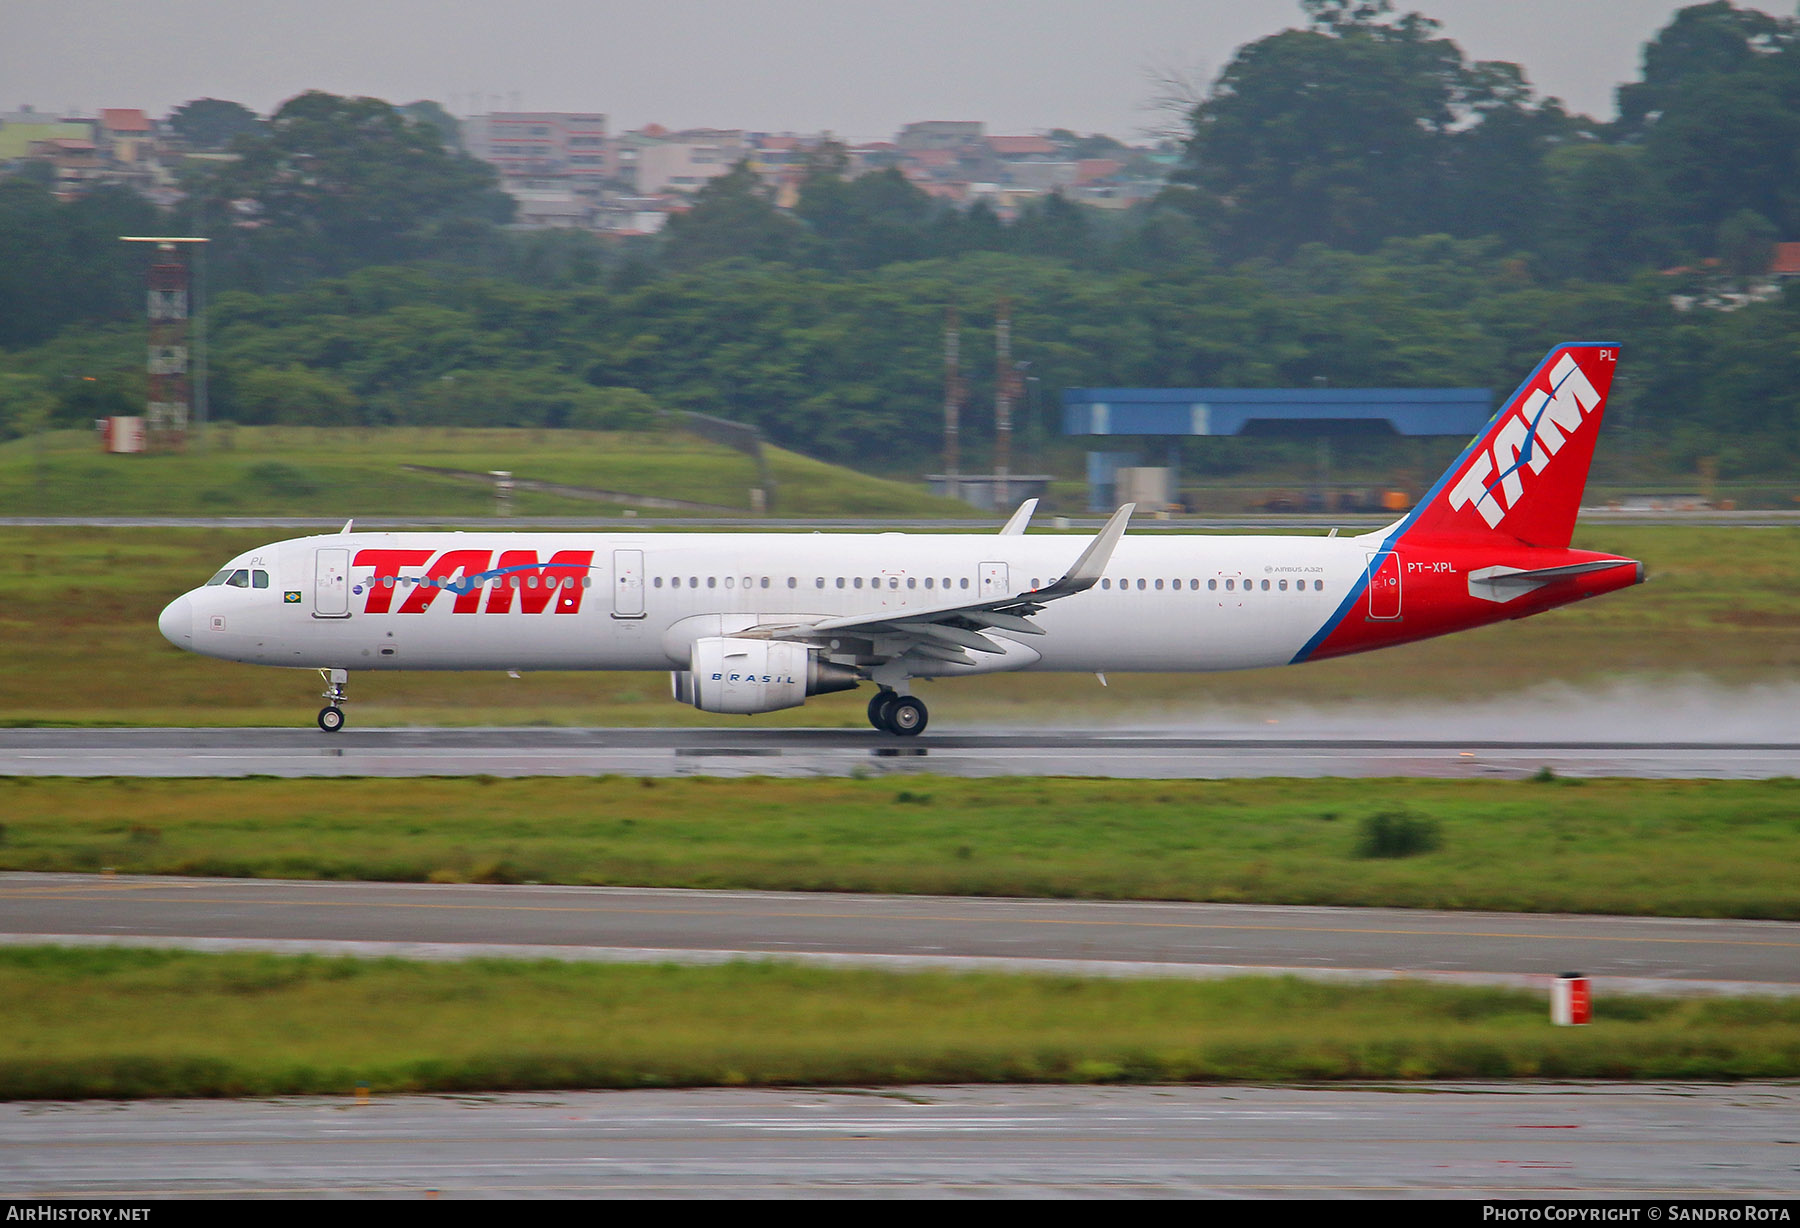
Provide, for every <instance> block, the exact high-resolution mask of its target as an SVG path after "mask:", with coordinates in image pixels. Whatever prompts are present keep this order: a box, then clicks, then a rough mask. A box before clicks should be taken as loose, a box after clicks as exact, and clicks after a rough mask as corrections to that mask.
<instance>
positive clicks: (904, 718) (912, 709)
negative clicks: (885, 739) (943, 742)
mask: <svg viewBox="0 0 1800 1228" xmlns="http://www.w3.org/2000/svg"><path fill="white" fill-rule="evenodd" d="M886 715H887V727H888V729H889V730H891V731H892V732H894V733H897V734H899V735H900V736H901V737H906V738H911V737H916V736H918V735H919V734H921V733H924V732H925V723H926V722H927V721H929V720H930V719H931V714H930V713H929V712H927V711H926V710H925V705H924V703H922V702H921V701H919V700H917V699H914V698H913V697H912V696H911V695H907V696H904V697H902V698H898V699H896V700H895V701H894V702H893V704H892V705H891V706H890V707H889V708H888V710H887V713H886Z"/></svg>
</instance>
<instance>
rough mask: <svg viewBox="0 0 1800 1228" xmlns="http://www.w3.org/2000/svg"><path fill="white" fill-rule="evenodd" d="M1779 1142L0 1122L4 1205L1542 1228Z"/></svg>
mask: <svg viewBox="0 0 1800 1228" xmlns="http://www.w3.org/2000/svg"><path fill="white" fill-rule="evenodd" d="M1796 1120H1800V1088H1796V1087H1794V1086H1792V1085H1766V1084H1743V1085H1734V1086H1729V1087H1722V1086H1710V1087H1709V1086H1694V1085H1681V1086H1603V1085H1580V1084H1577V1085H1567V1084H1563V1085H1557V1086H1544V1085H1530V1084H1527V1085H1515V1086H1508V1087H1504V1088H1501V1087H1495V1086H1492V1085H1487V1086H1467V1085H1418V1084H1413V1085H1408V1086H1406V1087H1403V1088H1401V1087H1394V1088H1284V1087H910V1088H890V1089H884V1090H883V1091H880V1092H862V1091H856V1090H853V1089H817V1088H807V1089H778V1090H754V1091H752V1090H735V1091H734V1090H710V1091H700V1090H696V1091H670V1092H636V1091H633V1092H548V1093H534V1094H525V1095H507V1096H459V1097H429V1096H396V1097H392V1098H381V1099H377V1100H374V1101H372V1102H370V1103H368V1104H365V1105H357V1104H356V1103H355V1102H354V1101H353V1100H351V1099H350V1098H348V1097H344V1098H338V1099H326V1098H308V1099H291V1100H275V1101H260V1102H235V1103H234V1102H175V1103H171V1102H148V1103H139V1104H28V1103H13V1104H0V1197H7V1198H17V1199H37V1198H82V1199H100V1198H106V1199H123V1200H132V1199H150V1198H157V1197H187V1198H204V1197H215V1198H217V1197H231V1198H258V1197H260V1198H305V1197H322V1198H351V1197H354V1198H385V1199H401V1198H412V1199H425V1198H429V1197H432V1196H441V1197H445V1198H576V1197H584V1198H606V1197H613V1198H846V1197H848V1198H984V1199H994V1198H1069V1197H1078V1198H1198V1197H1213V1198H1311V1199H1317V1198H1365V1199H1367V1198H1381V1199H1393V1198H1468V1199H1475V1198H1532V1199H1547V1200H1555V1204H1553V1205H1551V1206H1549V1207H1545V1208H1540V1209H1539V1215H1538V1218H1541V1219H1545V1220H1561V1219H1570V1220H1572V1219H1574V1218H1575V1216H1576V1215H1577V1214H1580V1213H1581V1212H1582V1211H1583V1210H1584V1208H1582V1207H1581V1205H1580V1200H1591V1199H1662V1200H1669V1201H1671V1202H1679V1201H1685V1200H1689V1199H1724V1198H1730V1199H1732V1200H1733V1202H1732V1204H1731V1208H1730V1209H1731V1210H1732V1211H1735V1213H1736V1214H1735V1215H1731V1216H1729V1218H1733V1219H1752V1218H1756V1216H1755V1215H1754V1210H1755V1208H1752V1209H1751V1210H1752V1213H1750V1214H1747V1213H1746V1206H1745V1204H1746V1201H1747V1200H1750V1199H1793V1198H1795V1197H1800V1172H1797V1171H1796V1164H1795V1160H1794V1152H1795V1149H1796V1145H1797V1144H1800V1135H1797V1132H1796V1129H1795V1122H1796ZM1557 1204H1560V1205H1557ZM1620 1210H1621V1211H1623V1212H1629V1211H1631V1210H1632V1208H1628V1207H1623V1208H1620ZM1636 1210H1637V1211H1638V1213H1639V1214H1642V1213H1643V1212H1644V1210H1645V1209H1644V1208H1642V1207H1639V1208H1636ZM1655 1210H1656V1211H1657V1212H1658V1213H1659V1214H1667V1215H1668V1217H1669V1218H1670V1219H1675V1218H1677V1217H1678V1216H1680V1215H1681V1214H1682V1213H1684V1212H1685V1213H1686V1214H1688V1215H1690V1216H1691V1215H1693V1213H1694V1211H1695V1210H1696V1209H1695V1208H1693V1207H1691V1206H1690V1207H1681V1208H1680V1210H1676V1208H1675V1207H1672V1206H1669V1205H1668V1204H1667V1203H1665V1204H1664V1205H1663V1206H1660V1207H1657V1208H1655ZM1762 1210H1764V1212H1765V1214H1764V1216H1763V1218H1768V1216H1767V1211H1768V1210H1773V1211H1774V1212H1775V1213H1776V1216H1777V1217H1779V1215H1780V1213H1781V1210H1782V1208H1781V1207H1780V1205H1779V1204H1776V1205H1774V1206H1773V1207H1765V1208H1762ZM1559 1211H1560V1212H1561V1214H1558V1212H1559ZM1585 1211H1586V1213H1587V1214H1588V1215H1589V1216H1592V1215H1594V1214H1595V1213H1596V1211H1598V1212H1599V1214H1605V1213H1606V1212H1605V1210H1604V1209H1597V1208H1594V1207H1586V1208H1585ZM1789 1211H1790V1213H1791V1208H1789ZM149 1214H150V1213H149V1212H146V1213H145V1215H146V1217H147V1216H148V1215H149ZM157 1214H158V1215H159V1217H160V1213H157ZM1479 1214H1480V1213H1479V1212H1475V1211H1473V1210H1471V1212H1470V1221H1469V1222H1475V1218H1476V1217H1477V1216H1478V1215H1479ZM1649 1218H1650V1216H1648V1215H1643V1219H1645V1220H1647V1219H1649ZM1720 1218H1726V1217H1720ZM1778 1222H1779V1221H1778Z"/></svg>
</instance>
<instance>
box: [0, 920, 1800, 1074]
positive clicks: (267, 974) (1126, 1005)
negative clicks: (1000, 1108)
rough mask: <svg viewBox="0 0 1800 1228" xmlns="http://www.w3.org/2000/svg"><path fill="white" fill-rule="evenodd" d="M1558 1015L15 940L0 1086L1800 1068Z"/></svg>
mask: <svg viewBox="0 0 1800 1228" xmlns="http://www.w3.org/2000/svg"><path fill="white" fill-rule="evenodd" d="M1547 1015H1548V1010H1547V1005H1546V1001H1545V996H1544V995H1539V994H1533V993H1528V992H1519V991H1505V990H1492V989H1476V990H1470V989H1457V988H1446V987H1440V986H1434V985H1426V984H1409V983H1390V984H1379V985H1369V986H1335V985H1321V984H1315V983H1311V982H1306V981H1301V980H1297V979H1261V978H1245V979H1233V980H1227V981H1216V982H1191V981H1176V980H1167V981H1163V980H1151V981H1104V980H1089V979H1078V978H1050V977H1026V976H1008V975H1002V974H975V975H954V974H944V973H905V974H890V973H882V972H865V971H826V970H819V969H809V968H804V967H797V966H791V965H781V964H778V963H745V964H735V965H728V966H724V967H713V968H688V967H654V966H651V967H636V966H594V965H579V964H559V963H532V962H502V961H479V962H473V963H469V964H460V965H442V964H424V963H405V962H401V961H395V960H382V961H362V960H353V959H324V958H317V957H300V958H284V957H277V956H267V955H199V954H191V953H186V952H161V951H130V950H75V951H70V950H58V949H53V948H21V949H12V950H0V1097H5V1098H8V1099H44V1098H57V1099H66V1098H83V1097H108V1098H114V1097H143V1096H252V1095H253V1096H271V1095H293V1094H319V1093H326V1094H329V1093H338V1094H349V1093H350V1092H352V1091H353V1090H354V1089H355V1088H356V1087H357V1086H358V1085H365V1086H367V1087H368V1088H369V1090H371V1091H372V1092H376V1093H385V1092H424V1091H435V1092H454V1091H477V1090H479V1091H504V1090H523V1089H548V1088H569V1087H620V1088H625V1087H680V1086H771V1085H774V1086H779V1085H793V1084H806V1085H819V1084H827V1085H864V1086H872V1085H882V1084H909V1083H1023V1082H1042V1083H1143V1082H1177V1081H1179V1082H1210V1081H1221V1082H1222V1081H1231V1082H1241V1081H1261V1080H1270V1081H1285V1082H1292V1081H1312V1080H1335V1079H1383V1080H1393V1079H1433V1080H1445V1079H1507V1078H1569V1079H1575V1078H1580V1079H1654V1080H1691V1079H1777V1078H1792V1077H1795V1076H1796V1075H1800V1001H1794V1000H1711V1001H1698V1000H1685V1001H1684V1000H1667V999H1646V998H1609V997H1602V998H1601V999H1600V1000H1599V1001H1598V1002H1597V1003H1596V1007H1595V1022H1594V1023H1593V1024H1592V1025H1591V1026H1589V1027H1586V1028H1555V1027H1552V1026H1551V1025H1550V1024H1549V1022H1548V1019H1547ZM1325 1018H1328V1019H1330V1021H1331V1026H1330V1027H1329V1028H1321V1027H1320V1023H1319V1021H1320V1020H1321V1019H1325Z"/></svg>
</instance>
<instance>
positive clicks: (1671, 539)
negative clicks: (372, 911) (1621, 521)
mask: <svg viewBox="0 0 1800 1228" xmlns="http://www.w3.org/2000/svg"><path fill="white" fill-rule="evenodd" d="M278 536H281V535H280V534H278V533H272V532H271V531H270V530H267V529H250V530H242V529H233V530H225V529H164V528H150V529H63V528H44V529H34V528H0V589H3V591H4V592H5V593H6V601H5V602H4V603H3V604H0V637H3V638H4V639H5V640H6V641H7V642H8V643H11V644H27V645H30V649H31V651H30V660H29V664H28V665H27V664H25V663H22V662H18V663H15V665H14V668H12V669H8V670H5V671H0V722H6V723H10V724H20V725H29V724H57V723H70V724H107V725H111V724H126V725H145V724H177V725H187V724H200V725H244V724H292V725H305V724H307V723H308V722H310V720H311V718H312V713H313V711H314V710H315V709H316V708H317V707H318V704H317V702H316V701H317V692H318V690H319V683H318V681H317V678H316V676H314V675H312V674H310V673H307V672H303V671H293V670H272V669H259V668H256V667H253V666H247V665H237V664H233V663H229V662H223V661H215V660H211V659H208V658H204V657H199V656H195V655H194V654H192V653H185V652H181V651H179V650H178V649H176V648H174V647H172V646H170V645H169V644H168V643H166V642H165V641H164V640H163V638H162V637H161V636H160V635H159V634H158V633H157V630H156V615H157V612H158V611H159V610H161V608H162V607H163V605H165V604H166V603H167V602H168V601H169V600H170V599H172V598H173V597H175V596H176V595H178V594H179V593H181V592H183V591H185V590H186V589H188V588H190V587H192V586H194V585H196V584H199V583H201V582H202V581H203V580H204V579H205V578H206V577H207V576H209V575H211V574H212V573H213V572H214V571H215V570H217V568H218V565H219V564H220V563H221V562H223V561H224V560H226V559H228V558H230V557H231V556H232V555H233V554H235V553H237V552H239V551H241V550H245V549H249V548H250V547H252V546H255V545H259V544H262V543H265V542H267V541H269V540H270V539H271V538H272V537H278ZM1577 540H1578V544H1580V545H1584V546H1589V547H1593V548H1604V549H1611V550H1616V551H1618V552H1620V553H1624V554H1630V555H1633V556H1634V557H1638V558H1642V559H1644V560H1646V561H1647V562H1648V564H1649V566H1650V574H1651V582H1650V583H1648V584H1646V585H1644V586H1642V587H1639V588H1634V589H1630V590H1627V591H1625V592H1621V593H1615V594H1611V595H1609V596H1607V597H1604V598H1602V599H1600V600H1598V601H1592V602H1583V603H1581V604H1580V605H1578V606H1575V607H1572V608H1569V609H1564V610H1556V611H1553V612H1551V613H1549V614H1545V615H1542V616H1540V617H1538V618H1533V619H1529V620H1526V621H1523V622H1509V623H1503V624H1500V625H1498V626H1493V627H1485V628H1481V629H1479V630H1476V631H1472V632H1466V633H1464V634H1462V635H1456V636H1450V637H1447V638H1444V639H1440V640H1433V641H1428V642H1426V643H1422V644H1415V645H1409V646H1406V647H1403V648H1398V649H1394V650H1391V651H1388V652H1381V653H1373V654H1370V655H1367V656H1360V657H1347V658H1342V659H1339V660H1335V661H1325V662H1319V663H1316V664H1311V665H1307V666H1304V667H1301V668H1298V669H1272V670H1255V671H1249V672H1242V673H1232V674H1211V675H1192V674H1166V675H1130V674H1113V675H1111V676H1110V678H1109V682H1110V684H1111V685H1110V686H1109V687H1107V688H1102V687H1101V686H1100V685H1099V684H1098V683H1097V682H1096V681H1095V680H1094V679H1093V677H1092V676H1090V675H1087V674H1079V675H1071V674H1063V675H1057V674H1032V675H1010V676H1008V675H1001V676H996V677H985V678H975V679H963V680H957V681H951V682H945V683H942V684H938V685H933V686H931V687H929V688H927V689H926V691H925V692H924V693H923V694H924V697H925V699H926V700H927V702H929V703H930V704H931V705H932V712H933V718H934V721H935V722H936V723H937V724H939V725H940V726H943V725H947V724H950V723H962V724H965V725H967V724H986V723H995V722H1008V723H1010V722H1021V721H1023V722H1031V721H1037V720H1053V721H1056V722H1058V723H1062V724H1088V725H1105V724H1116V723H1132V724H1140V725H1142V724H1157V723H1159V722H1162V721H1164V720H1169V719H1182V718H1191V717H1193V716H1195V715H1206V714H1211V713H1214V712H1215V711H1216V710H1217V709H1218V708H1220V707H1231V708H1236V709H1240V710H1243V711H1245V712H1247V713H1249V714H1251V715H1253V716H1255V715H1263V714H1266V715H1267V716H1269V717H1271V718H1274V717H1279V716H1281V715H1283V714H1284V713H1285V712H1286V710H1287V709H1288V708H1291V707H1292V706H1293V705H1296V704H1332V703H1338V702H1352V701H1366V700H1386V699H1396V700H1442V701H1449V702H1457V703H1461V702H1466V701H1467V700H1468V699H1469V697H1471V696H1474V697H1480V698H1483V699H1485V698H1489V697H1494V696H1505V695H1507V694H1510V693H1513V692H1517V691H1519V690H1522V689H1526V688H1529V687H1530V686H1532V685H1535V684H1539V683H1542V682H1545V681H1551V680H1554V681H1559V682H1566V683H1569V684H1571V685H1585V686H1597V687H1604V686H1606V685H1608V684H1611V683H1614V682H1618V681H1621V680H1627V679H1650V680H1658V679H1663V680H1666V679H1671V678H1674V679H1690V678H1700V679H1705V680H1709V681H1711V682H1715V683H1720V684H1726V685H1741V684H1769V683H1781V682H1792V681H1795V680H1796V679H1800V569H1797V568H1795V567H1794V566H1793V560H1794V559H1795V558H1797V557H1800V529H1717V528H1695V529H1688V528H1629V527H1610V526H1607V527H1601V528H1597V529H1592V530H1584V531H1583V532H1582V533H1581V534H1580V535H1579V537H1578V539H1577ZM350 695H351V700H352V703H351V707H350V716H351V720H352V721H353V722H354V723H355V724H356V725H358V726H362V727H367V726H371V725H407V724H419V725H434V724H464V725H466V724H509V725H519V724H531V723H550V724H559V725H720V724H737V725H757V726H770V725H790V726H793V725H821V726H828V727H830V726H836V727H844V728H863V727H865V725H866V722H865V720H864V716H863V707H864V704H865V702H866V699H867V694H866V692H864V693H862V694H858V693H854V692H852V693H849V694H843V695H833V696H826V697H823V698H821V699H816V700H814V701H812V702H810V703H808V704H807V705H806V706H805V707H804V708H796V709H792V710H790V711H786V712H778V713H772V714H769V715H767V716H762V717H756V718H748V719H746V718H731V717H719V716H713V715H710V714H706V713H701V712H696V711H695V710H694V709H692V708H688V707H685V706H682V705H678V704H675V703H673V702H671V701H670V699H669V697H668V695H669V692H668V681H667V676H666V675H664V674H662V673H660V672H651V673H622V674H591V673H543V674H527V675H526V676H525V677H524V678H523V679H509V678H507V677H506V676H505V675H504V674H501V673H470V674H447V673H398V674H353V675H352V677H351V680H350Z"/></svg>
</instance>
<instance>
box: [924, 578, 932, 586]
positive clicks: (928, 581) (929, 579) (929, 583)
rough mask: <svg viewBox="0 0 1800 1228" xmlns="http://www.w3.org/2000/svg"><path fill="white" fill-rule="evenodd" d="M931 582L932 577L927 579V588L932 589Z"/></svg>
mask: <svg viewBox="0 0 1800 1228" xmlns="http://www.w3.org/2000/svg"><path fill="white" fill-rule="evenodd" d="M931 580H932V578H931V577H930V576H926V577H925V587H926V588H930V587H931Z"/></svg>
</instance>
